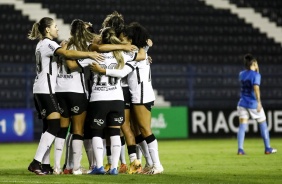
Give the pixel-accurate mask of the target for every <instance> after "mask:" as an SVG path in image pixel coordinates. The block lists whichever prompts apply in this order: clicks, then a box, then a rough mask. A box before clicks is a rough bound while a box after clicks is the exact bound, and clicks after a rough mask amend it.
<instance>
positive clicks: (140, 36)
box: [124, 22, 150, 48]
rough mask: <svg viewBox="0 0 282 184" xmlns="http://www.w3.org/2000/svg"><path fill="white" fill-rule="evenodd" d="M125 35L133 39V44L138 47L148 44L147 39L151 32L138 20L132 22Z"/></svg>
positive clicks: (125, 30)
mask: <svg viewBox="0 0 282 184" xmlns="http://www.w3.org/2000/svg"><path fill="white" fill-rule="evenodd" d="M124 36H126V37H128V38H129V39H131V40H132V43H131V44H133V45H136V46H137V47H139V48H141V47H145V46H147V40H148V39H149V38H150V35H149V32H148V31H147V29H146V28H145V27H143V26H142V25H141V24H139V23H138V22H132V23H130V24H129V25H128V26H126V28H125V29H124Z"/></svg>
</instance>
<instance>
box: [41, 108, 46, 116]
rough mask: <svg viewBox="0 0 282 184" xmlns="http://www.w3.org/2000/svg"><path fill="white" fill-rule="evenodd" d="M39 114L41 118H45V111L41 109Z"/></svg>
mask: <svg viewBox="0 0 282 184" xmlns="http://www.w3.org/2000/svg"><path fill="white" fill-rule="evenodd" d="M40 114H41V116H42V118H44V117H45V116H46V109H42V111H41V112H40Z"/></svg>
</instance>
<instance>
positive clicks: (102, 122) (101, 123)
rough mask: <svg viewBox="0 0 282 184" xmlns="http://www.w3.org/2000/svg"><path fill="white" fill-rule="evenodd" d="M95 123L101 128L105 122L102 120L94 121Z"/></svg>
mask: <svg viewBox="0 0 282 184" xmlns="http://www.w3.org/2000/svg"><path fill="white" fill-rule="evenodd" d="M94 123H96V124H97V125H98V126H101V125H103V124H104V120H102V119H94Z"/></svg>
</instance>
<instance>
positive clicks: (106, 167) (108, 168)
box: [105, 164, 111, 172]
mask: <svg viewBox="0 0 282 184" xmlns="http://www.w3.org/2000/svg"><path fill="white" fill-rule="evenodd" d="M110 169H111V164H106V165H105V172H108V171H109V170H110Z"/></svg>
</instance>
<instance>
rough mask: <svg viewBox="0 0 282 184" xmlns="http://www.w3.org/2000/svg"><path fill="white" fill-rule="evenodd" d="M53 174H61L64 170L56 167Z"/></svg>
mask: <svg viewBox="0 0 282 184" xmlns="http://www.w3.org/2000/svg"><path fill="white" fill-rule="evenodd" d="M53 174H54V175H60V174H62V171H61V169H59V168H54V170H53Z"/></svg>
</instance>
